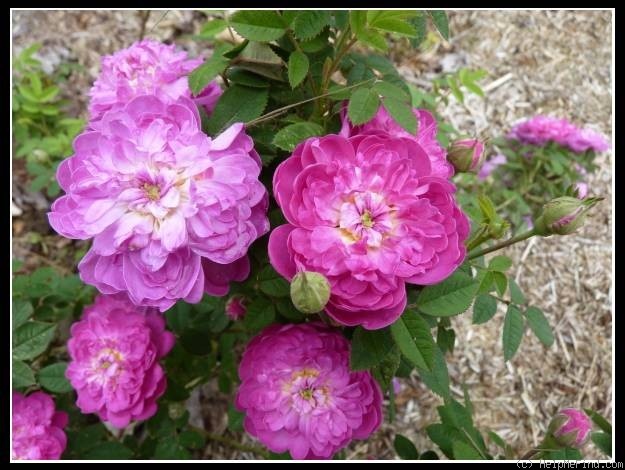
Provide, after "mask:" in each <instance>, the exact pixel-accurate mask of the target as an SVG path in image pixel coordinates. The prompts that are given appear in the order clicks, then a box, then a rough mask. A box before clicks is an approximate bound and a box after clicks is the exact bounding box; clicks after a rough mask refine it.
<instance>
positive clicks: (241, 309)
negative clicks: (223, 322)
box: [226, 295, 247, 320]
mask: <svg viewBox="0 0 625 470" xmlns="http://www.w3.org/2000/svg"><path fill="white" fill-rule="evenodd" d="M246 313H247V308H246V307H245V297H243V296H242V295H233V296H231V297H230V298H229V299H228V300H227V302H226V315H228V317H230V319H231V320H239V319H241V318H243V317H244V316H245V314H246Z"/></svg>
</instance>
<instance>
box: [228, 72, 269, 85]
mask: <svg viewBox="0 0 625 470" xmlns="http://www.w3.org/2000/svg"><path fill="white" fill-rule="evenodd" d="M226 77H227V78H228V80H229V81H230V82H232V83H236V84H238V85H243V86H248V87H252V88H269V82H268V81H267V80H265V79H264V78H262V77H260V76H258V75H256V74H255V73H252V72H249V71H247V70H244V69H243V68H241V67H230V68H229V69H228V72H227V74H226Z"/></svg>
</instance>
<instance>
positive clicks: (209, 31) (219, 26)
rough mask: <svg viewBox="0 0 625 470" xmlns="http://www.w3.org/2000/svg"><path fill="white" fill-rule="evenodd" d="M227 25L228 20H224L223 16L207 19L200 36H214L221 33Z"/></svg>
mask: <svg viewBox="0 0 625 470" xmlns="http://www.w3.org/2000/svg"><path fill="white" fill-rule="evenodd" d="M227 26H228V23H227V22H226V20H222V19H221V18H216V19H214V20H211V21H207V22H206V23H205V24H204V26H202V29H201V30H200V34H199V36H200V37H201V38H207V39H208V38H212V37H214V36H216V35H218V34H219V33H221V32H222V31H223V30H224V29H226V27H227Z"/></svg>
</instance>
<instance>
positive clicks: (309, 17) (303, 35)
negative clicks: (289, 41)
mask: <svg viewBox="0 0 625 470" xmlns="http://www.w3.org/2000/svg"><path fill="white" fill-rule="evenodd" d="M331 21H332V17H331V15H330V12H329V11H327V10H306V11H302V12H301V13H299V14H298V15H297V16H296V17H295V20H293V32H294V33H295V36H297V38H298V39H301V40H304V41H306V40H308V39H312V38H313V37H315V36H317V35H318V34H319V33H320V32H321V31H323V28H325V27H326V26H327V25H329V24H330V22H331Z"/></svg>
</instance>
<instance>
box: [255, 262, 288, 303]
mask: <svg viewBox="0 0 625 470" xmlns="http://www.w3.org/2000/svg"><path fill="white" fill-rule="evenodd" d="M258 279H259V281H260V282H259V287H260V290H261V291H263V292H264V293H265V294H267V295H269V296H271V297H289V295H290V292H291V291H290V285H289V283H288V282H287V281H286V279H284V278H283V277H282V276H280V274H278V273H277V272H276V270H275V269H273V267H272V266H271V265H267V266H265V268H264V269H263V270H262V271H261V273H260V274H259V276H258Z"/></svg>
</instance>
